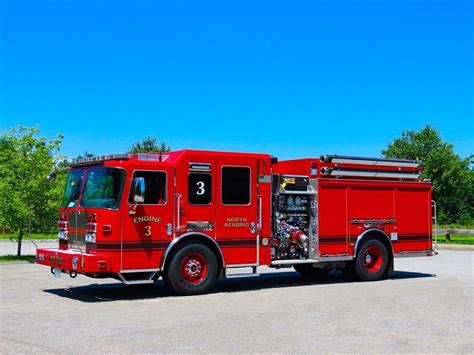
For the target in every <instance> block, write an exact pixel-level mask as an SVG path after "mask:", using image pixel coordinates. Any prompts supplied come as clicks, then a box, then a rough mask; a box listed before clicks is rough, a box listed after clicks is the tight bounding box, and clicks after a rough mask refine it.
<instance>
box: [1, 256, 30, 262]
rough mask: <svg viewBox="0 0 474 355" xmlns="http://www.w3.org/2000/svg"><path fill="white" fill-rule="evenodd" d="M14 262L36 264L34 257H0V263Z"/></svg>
mask: <svg viewBox="0 0 474 355" xmlns="http://www.w3.org/2000/svg"><path fill="white" fill-rule="evenodd" d="M15 261H28V262H29V263H34V262H36V256H35V255H22V256H20V257H18V256H16V255H0V263H9V262H15Z"/></svg>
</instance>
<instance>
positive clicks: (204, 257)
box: [163, 242, 217, 295]
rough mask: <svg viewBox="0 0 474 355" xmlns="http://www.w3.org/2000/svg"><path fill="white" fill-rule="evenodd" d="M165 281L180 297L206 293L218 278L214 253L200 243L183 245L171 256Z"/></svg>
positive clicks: (164, 276)
mask: <svg viewBox="0 0 474 355" xmlns="http://www.w3.org/2000/svg"><path fill="white" fill-rule="evenodd" d="M171 257H172V259H171V261H170V262H169V264H168V267H167V268H166V270H165V272H164V274H163V280H164V282H165V284H166V285H167V286H168V287H170V288H171V290H172V291H174V292H175V293H177V294H178V295H198V294H202V293H206V292H207V291H209V289H210V288H211V287H212V284H213V283H214V280H215V279H216V277H217V259H216V256H215V255H214V253H213V252H212V251H211V250H210V249H209V248H208V247H207V246H206V245H204V244H202V243H199V242H194V243H189V244H185V245H183V246H182V247H181V248H180V249H179V250H177V251H176V252H175V253H173V255H172V256H171Z"/></svg>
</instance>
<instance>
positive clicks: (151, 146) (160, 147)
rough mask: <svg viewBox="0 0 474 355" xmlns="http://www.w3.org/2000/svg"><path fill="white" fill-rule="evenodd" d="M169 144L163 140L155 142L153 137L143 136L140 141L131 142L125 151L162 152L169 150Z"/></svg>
mask: <svg viewBox="0 0 474 355" xmlns="http://www.w3.org/2000/svg"><path fill="white" fill-rule="evenodd" d="M169 151H170V146H169V145H166V143H165V142H161V143H160V144H158V143H157V141H156V138H155V137H145V138H143V140H141V141H137V142H135V143H133V145H132V147H131V148H130V149H129V150H128V151H127V153H160V152H161V153H163V152H169Z"/></svg>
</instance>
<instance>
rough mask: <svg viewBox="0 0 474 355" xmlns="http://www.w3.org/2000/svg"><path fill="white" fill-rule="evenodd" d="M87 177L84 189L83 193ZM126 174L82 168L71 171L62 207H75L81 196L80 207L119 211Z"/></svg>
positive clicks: (117, 170)
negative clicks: (83, 182)
mask: <svg viewBox="0 0 474 355" xmlns="http://www.w3.org/2000/svg"><path fill="white" fill-rule="evenodd" d="M84 176H85V179H86V181H85V184H84V188H83V190H82V192H81V186H82V181H83V179H84ZM124 178H125V172H124V171H123V170H121V169H117V168H105V167H97V168H89V169H86V168H81V169H75V170H71V171H70V172H69V173H68V176H67V180H66V189H65V190H64V196H63V200H62V204H61V206H62V207H75V206H76V205H77V201H78V199H79V196H82V197H81V199H80V206H81V207H86V208H111V209H117V208H118V207H119V204H120V196H121V193H122V187H123V181H124Z"/></svg>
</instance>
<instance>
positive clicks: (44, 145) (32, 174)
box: [0, 126, 64, 255]
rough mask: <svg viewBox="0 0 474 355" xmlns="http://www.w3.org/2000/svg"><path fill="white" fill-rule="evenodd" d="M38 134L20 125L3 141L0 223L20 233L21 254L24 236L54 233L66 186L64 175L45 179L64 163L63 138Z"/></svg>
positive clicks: (3, 135) (4, 134) (0, 149)
mask: <svg viewBox="0 0 474 355" xmlns="http://www.w3.org/2000/svg"><path fill="white" fill-rule="evenodd" d="M38 134H39V129H37V128H28V127H23V126H18V127H14V128H12V129H10V130H8V131H3V132H2V133H1V139H0V224H1V225H2V226H6V227H9V228H10V230H11V231H14V232H17V233H18V235H19V237H18V242H19V251H18V255H20V246H21V241H22V238H23V235H24V234H25V233H27V232H28V231H36V232H51V231H54V229H55V225H56V221H57V213H58V210H57V209H58V203H59V201H60V197H61V194H62V190H63V186H64V179H63V178H62V177H63V175H64V174H60V176H59V178H58V179H56V180H55V181H49V180H47V179H46V176H47V175H48V174H49V173H50V172H51V171H53V170H56V168H57V166H58V165H59V163H60V161H61V158H62V157H61V156H59V155H58V152H59V149H60V146H61V141H62V138H63V137H62V135H58V136H57V137H56V138H55V139H53V140H50V141H48V140H47V139H46V138H42V137H38Z"/></svg>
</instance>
